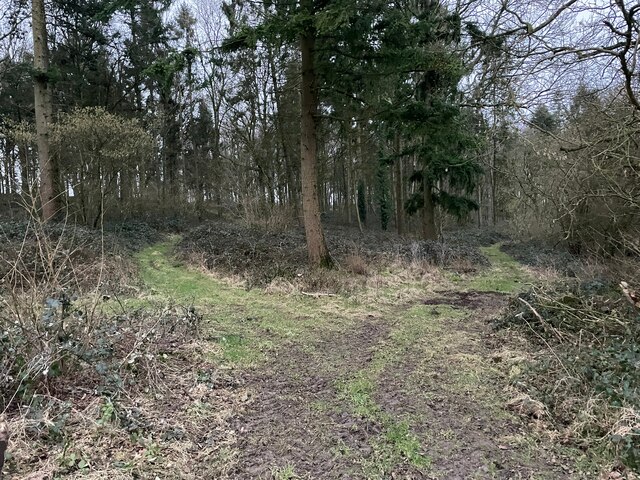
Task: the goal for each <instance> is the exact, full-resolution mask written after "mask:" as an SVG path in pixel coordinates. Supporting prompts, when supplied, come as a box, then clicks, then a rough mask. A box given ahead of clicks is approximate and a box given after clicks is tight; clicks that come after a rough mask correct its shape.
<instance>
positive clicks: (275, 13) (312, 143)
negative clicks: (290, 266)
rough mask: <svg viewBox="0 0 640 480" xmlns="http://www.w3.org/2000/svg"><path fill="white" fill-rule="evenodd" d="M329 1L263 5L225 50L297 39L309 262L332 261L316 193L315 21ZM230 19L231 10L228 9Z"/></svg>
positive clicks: (303, 0) (317, 97) (301, 171)
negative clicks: (257, 20)
mask: <svg viewBox="0 0 640 480" xmlns="http://www.w3.org/2000/svg"><path fill="white" fill-rule="evenodd" d="M331 6H334V5H333V4H332V2H328V3H321V2H316V1H314V0H302V1H301V2H300V5H299V6H293V5H291V4H286V3H279V2H278V3H276V4H275V5H274V6H273V8H265V9H264V12H265V19H264V20H263V22H262V23H261V24H260V25H258V26H257V27H253V28H251V27H249V26H247V25H244V26H243V27H242V28H241V29H239V30H238V31H237V32H236V33H235V35H234V36H232V37H231V38H230V39H228V40H227V42H226V48H227V50H233V49H238V48H246V47H251V46H255V45H256V43H257V41H258V40H263V41H266V42H273V41H274V39H275V38H279V37H283V38H284V39H286V40H288V41H291V42H293V41H294V39H297V41H298V45H299V52H300V69H301V76H302V81H301V86H300V105H301V115H300V179H301V183H302V215H303V223H304V228H305V236H306V241H307V253H308V256H309V261H310V263H311V264H312V265H315V266H321V267H329V266H331V265H332V264H333V260H332V259H331V255H330V254H329V249H328V247H327V243H326V240H325V237H324V231H323V229H322V223H321V220H320V201H319V196H318V136H317V122H318V106H319V96H318V74H317V70H316V69H317V65H316V57H317V51H316V42H317V33H318V32H317V27H318V22H320V21H322V20H323V19H324V18H325V17H324V16H323V15H321V14H323V13H324V14H326V12H327V10H329V9H330V7H331ZM227 15H228V16H229V17H230V19H232V18H233V14H232V13H231V14H230V13H229V12H227Z"/></svg>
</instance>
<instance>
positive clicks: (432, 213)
mask: <svg viewBox="0 0 640 480" xmlns="http://www.w3.org/2000/svg"><path fill="white" fill-rule="evenodd" d="M423 182H424V183H423V195H424V196H423V200H424V205H423V207H422V238H424V239H425V240H437V239H438V230H437V228H436V209H435V205H434V204H433V196H432V194H433V192H432V191H433V186H432V185H431V182H428V181H427V180H423Z"/></svg>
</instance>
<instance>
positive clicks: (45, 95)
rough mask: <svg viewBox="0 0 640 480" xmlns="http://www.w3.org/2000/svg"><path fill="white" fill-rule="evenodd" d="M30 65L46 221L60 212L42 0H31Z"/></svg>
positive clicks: (41, 197)
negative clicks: (51, 140)
mask: <svg viewBox="0 0 640 480" xmlns="http://www.w3.org/2000/svg"><path fill="white" fill-rule="evenodd" d="M31 14H32V22H31V23H32V25H33V27H32V33H33V67H34V70H35V72H34V81H33V84H34V100H35V114H36V132H37V137H38V161H39V165H40V201H41V203H42V219H43V220H44V221H48V220H51V219H53V218H54V217H55V216H56V215H58V213H60V203H61V202H60V192H59V191H58V165H57V163H56V160H55V159H54V158H52V157H51V155H50V152H49V126H50V124H51V119H52V115H53V107H52V105H51V87H50V84H49V48H48V46H47V26H46V17H45V11H44V0H33V2H32V8H31Z"/></svg>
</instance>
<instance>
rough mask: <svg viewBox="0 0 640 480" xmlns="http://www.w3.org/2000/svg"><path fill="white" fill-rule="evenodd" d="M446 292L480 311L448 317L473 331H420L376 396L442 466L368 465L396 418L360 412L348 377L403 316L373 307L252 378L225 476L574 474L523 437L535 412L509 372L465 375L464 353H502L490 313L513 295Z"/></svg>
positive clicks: (446, 297) (288, 351)
mask: <svg viewBox="0 0 640 480" xmlns="http://www.w3.org/2000/svg"><path fill="white" fill-rule="evenodd" d="M440 293H441V295H442V296H441V297H440V298H439V299H429V300H425V301H424V303H425V304H428V305H434V308H437V306H438V305H455V306H458V305H459V306H463V307H465V308H467V309H470V310H471V313H470V315H469V316H468V317H467V318H464V319H462V320H449V319H443V321H445V322H446V324H447V327H446V328H447V329H451V330H452V331H455V332H458V333H459V334H460V335H457V336H456V339H461V338H462V339H467V340H466V341H464V343H460V344H451V345H450V346H445V347H444V349H443V350H442V351H441V352H440V353H439V354H437V355H431V356H428V355H425V352H426V350H427V349H428V348H429V340H428V339H426V343H425V339H420V338H417V339H416V341H415V344H414V345H412V346H411V347H410V348H408V349H407V350H406V352H405V354H404V355H403V356H402V358H401V360H400V361H398V362H392V363H389V365H388V366H387V367H386V368H385V369H384V370H383V372H382V374H381V375H380V377H379V378H378V381H377V382H376V383H377V387H376V389H375V392H374V395H373V398H374V399H375V402H376V403H377V404H378V405H379V408H380V409H381V411H382V412H383V415H388V416H389V418H393V419H396V420H397V421H398V422H405V421H406V423H407V424H408V425H409V429H410V431H411V432H412V434H415V435H416V437H417V438H418V439H419V440H420V442H421V445H422V449H423V450H424V452H425V454H426V455H427V456H428V457H429V458H430V459H432V464H431V466H429V467H426V468H416V466H415V465H413V464H412V462H411V461H409V460H408V459H403V460H400V461H396V462H395V464H393V465H391V466H389V468H388V470H386V471H384V472H381V473H380V475H376V476H375V477H371V476H369V475H370V474H367V473H366V470H365V469H364V468H363V465H365V464H367V462H368V460H369V458H370V457H371V456H372V455H373V454H374V450H375V449H376V448H377V447H376V445H377V444H376V442H379V441H380V438H384V431H383V430H384V426H383V425H381V424H380V423H378V422H377V421H376V420H372V419H371V418H365V417H362V416H359V415H357V414H356V413H354V410H353V405H349V404H347V403H346V401H345V400H344V399H343V398H341V397H340V396H339V395H338V392H337V387H336V379H338V378H348V377H349V376H352V375H353V374H354V373H355V372H360V371H364V370H366V369H367V368H368V366H369V365H370V364H371V362H372V361H373V359H374V356H375V355H376V354H377V353H379V351H380V349H383V348H385V346H386V345H387V344H388V343H389V342H390V341H391V337H390V334H391V331H392V329H393V327H394V325H395V324H396V323H397V319H396V318H394V317H392V316H385V317H384V318H375V317H372V316H370V317H366V318H363V319H361V320H360V322H359V323H357V324H355V326H354V330H353V331H352V332H350V333H348V334H345V335H341V336H340V337H338V338H335V337H331V336H329V335H319V337H318V338H317V339H316V340H312V341H311V344H307V345H295V344H293V343H292V344H291V345H290V347H289V348H285V349H282V350H281V351H280V353H279V354H278V355H277V356H275V357H273V358H272V359H271V361H270V362H269V366H268V368H266V369H265V368H264V367H260V369H256V370H254V371H252V372H248V373H247V374H246V375H245V376H244V378H243V383H244V384H245V385H246V386H247V388H248V389H249V391H250V392H251V394H250V397H251V399H250V405H249V406H248V407H247V409H246V412H245V413H244V414H243V415H241V416H238V417H237V418H236V419H235V421H234V425H233V429H234V430H235V431H236V432H238V439H239V440H238V445H237V446H238V448H239V456H238V458H237V461H236V462H235V467H234V468H233V469H232V471H231V472H230V473H229V475H228V476H227V477H225V478H233V479H259V478H264V479H267V478H277V479H279V478H308V479H369V478H396V479H407V480H409V479H441V478H442V479H444V478H446V479H469V478H500V479H517V478H523V479H525V478H534V476H535V478H549V479H557V478H571V476H570V475H568V474H567V472H566V471H565V470H563V468H562V466H561V464H560V461H559V460H557V459H556V458H555V457H554V456H553V453H552V452H551V451H549V452H547V451H546V450H545V446H544V445H535V444H530V443H527V442H522V441H520V440H519V439H522V438H524V437H526V436H527V427H526V426H525V423H524V421H525V420H526V419H522V418H520V417H518V416H516V415H513V414H511V413H509V412H508V411H507V410H506V408H505V404H506V401H507V397H506V394H505V393H504V391H503V387H504V385H506V379H505V378H504V376H503V374H500V373H499V372H497V371H496V372H493V371H492V370H491V368H486V369H485V370H483V371H486V372H489V371H491V376H490V377H488V378H483V379H476V381H472V382H469V383H468V384H465V383H464V381H463V380H461V378H463V377H464V376H465V375H468V374H472V372H469V371H467V369H469V368H470V367H469V366H468V365H465V364H464V363H461V361H460V355H461V354H462V355H469V356H475V357H480V358H484V359H486V362H489V363H490V362H491V359H490V356H491V353H492V351H493V350H494V348H495V347H496V344H497V343H498V342H499V339H498V338H497V337H496V334H495V333H493V332H492V331H491V330H490V327H489V326H488V324H487V322H486V319H487V317H488V316H489V315H492V314H494V313H495V312H497V311H498V310H500V309H501V308H503V307H504V306H505V305H506V302H507V300H506V298H504V297H503V296H502V295H498V294H495V293H480V292H466V293H459V292H440ZM400 308H407V307H406V306H403V307H400ZM435 341H437V340H434V342H435ZM440 341H441V340H440ZM434 348H441V346H435V345H434ZM478 385H481V386H482V387H481V388H480V387H478ZM496 402H498V403H497V404H496ZM287 468H290V470H287ZM283 472H289V473H291V475H293V474H295V475H296V476H295V477H293V476H285V474H284V473H283Z"/></svg>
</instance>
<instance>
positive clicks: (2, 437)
mask: <svg viewBox="0 0 640 480" xmlns="http://www.w3.org/2000/svg"><path fill="white" fill-rule="evenodd" d="M8 445H9V428H8V427H7V424H6V423H5V422H4V421H3V419H2V418H0V480H2V467H4V454H5V452H6V451H7V446H8Z"/></svg>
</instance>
